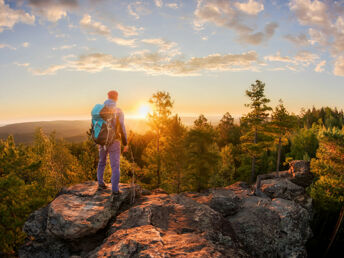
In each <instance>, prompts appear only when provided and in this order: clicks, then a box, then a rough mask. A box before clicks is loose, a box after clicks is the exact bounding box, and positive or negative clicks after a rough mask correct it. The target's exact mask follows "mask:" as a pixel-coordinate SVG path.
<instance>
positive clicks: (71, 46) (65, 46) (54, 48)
mask: <svg viewBox="0 0 344 258" xmlns="http://www.w3.org/2000/svg"><path fill="white" fill-rule="evenodd" d="M74 47H76V44H73V45H63V46H60V47H53V48H52V50H54V51H55V50H65V49H71V48H74Z"/></svg>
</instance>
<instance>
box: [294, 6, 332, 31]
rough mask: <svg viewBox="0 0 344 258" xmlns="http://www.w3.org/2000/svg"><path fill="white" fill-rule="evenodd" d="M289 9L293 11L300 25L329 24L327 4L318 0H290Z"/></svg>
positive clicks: (324, 25) (326, 25)
mask: <svg viewBox="0 0 344 258" xmlns="http://www.w3.org/2000/svg"><path fill="white" fill-rule="evenodd" d="M289 8H290V10H292V11H294V13H295V15H296V17H297V19H298V21H299V22H300V24H302V25H309V26H312V25H318V26H321V27H328V26H329V21H330V19H329V17H328V15H327V6H326V4H325V3H323V2H321V1H318V0H314V1H312V0H291V1H290V2H289Z"/></svg>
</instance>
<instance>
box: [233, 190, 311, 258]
mask: <svg viewBox="0 0 344 258" xmlns="http://www.w3.org/2000/svg"><path fill="white" fill-rule="evenodd" d="M227 219H228V220H229V221H230V222H231V225H232V226H233V228H234V231H235V233H236V235H237V236H238V238H239V239H240V240H241V242H242V243H243V244H244V245H245V247H246V248H247V249H246V250H247V251H248V252H249V253H250V254H251V255H253V256H254V257H306V256H307V253H306V249H305V243H306V241H307V240H308V239H309V238H310V237H311V229H310V214H309V212H308V211H307V210H306V209H304V208H303V207H302V206H301V205H299V204H298V203H296V202H294V201H292V200H285V199H281V198H274V199H272V200H271V199H270V198H269V197H267V198H262V197H259V196H252V195H247V196H246V198H245V199H243V204H242V205H241V209H240V210H239V211H238V213H236V214H235V215H233V216H229V217H227Z"/></svg>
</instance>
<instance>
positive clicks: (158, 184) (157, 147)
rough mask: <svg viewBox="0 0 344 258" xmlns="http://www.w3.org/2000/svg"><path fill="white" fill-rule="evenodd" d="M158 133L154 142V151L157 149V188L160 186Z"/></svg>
mask: <svg viewBox="0 0 344 258" xmlns="http://www.w3.org/2000/svg"><path fill="white" fill-rule="evenodd" d="M159 148H160V133H159V132H158V137H157V143H156V151H157V158H158V160H157V168H156V176H157V178H158V182H157V188H159V187H160V183H161V181H160V149H159Z"/></svg>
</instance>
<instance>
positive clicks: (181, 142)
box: [163, 115, 187, 193]
mask: <svg viewBox="0 0 344 258" xmlns="http://www.w3.org/2000/svg"><path fill="white" fill-rule="evenodd" d="M186 133H187V129H186V127H185V126H184V125H183V124H182V122H181V119H180V117H179V116H178V115H175V116H174V117H172V119H171V120H170V121H169V123H168V125H167V128H166V146H165V148H164V152H163V156H164V159H163V161H164V162H163V166H164V168H165V171H166V179H167V186H166V189H168V190H169V192H177V193H179V192H181V191H182V190H183V181H184V180H183V178H184V177H185V169H186V164H185V162H184V161H185V159H186V153H187V152H186V147H185V136H186Z"/></svg>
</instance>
